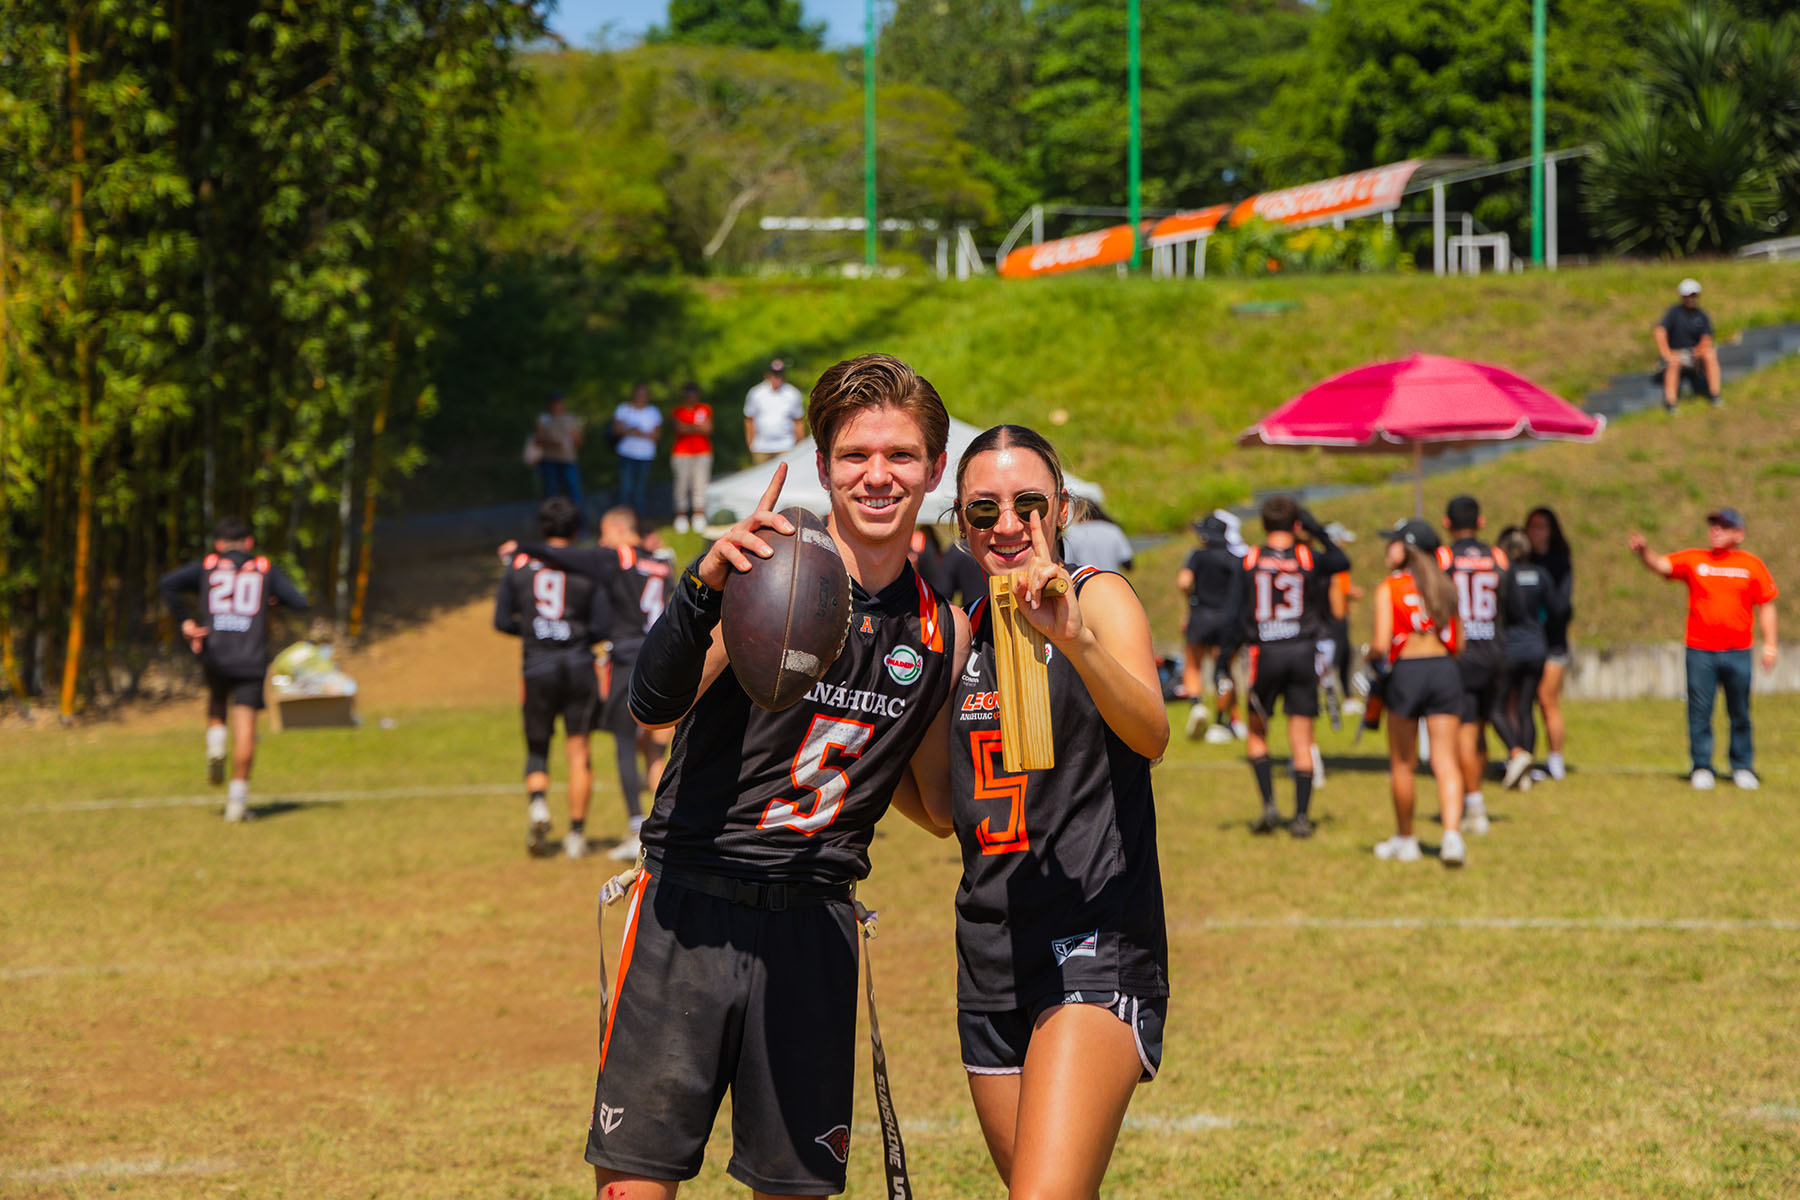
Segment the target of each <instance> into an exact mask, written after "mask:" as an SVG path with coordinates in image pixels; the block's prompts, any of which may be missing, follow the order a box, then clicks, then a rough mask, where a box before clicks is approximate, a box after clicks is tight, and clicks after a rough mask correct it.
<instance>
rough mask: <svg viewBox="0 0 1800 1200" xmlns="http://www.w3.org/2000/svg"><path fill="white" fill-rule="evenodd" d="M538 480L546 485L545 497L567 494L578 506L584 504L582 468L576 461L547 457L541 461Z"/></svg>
mask: <svg viewBox="0 0 1800 1200" xmlns="http://www.w3.org/2000/svg"><path fill="white" fill-rule="evenodd" d="M538 482H539V483H541V484H542V485H543V487H544V499H546V500H548V499H549V498H550V497H552V496H567V497H568V498H569V499H571V500H573V501H574V502H575V507H576V508H580V507H581V506H582V496H581V470H580V468H578V467H577V466H576V465H575V464H574V463H572V462H551V461H550V460H549V459H547V458H546V459H543V460H541V461H539V463H538Z"/></svg>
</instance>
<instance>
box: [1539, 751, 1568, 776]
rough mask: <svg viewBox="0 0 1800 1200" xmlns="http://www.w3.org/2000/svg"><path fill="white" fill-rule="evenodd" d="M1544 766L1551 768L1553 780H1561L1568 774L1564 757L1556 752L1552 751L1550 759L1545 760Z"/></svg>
mask: <svg viewBox="0 0 1800 1200" xmlns="http://www.w3.org/2000/svg"><path fill="white" fill-rule="evenodd" d="M1544 766H1545V767H1547V768H1549V771H1550V778H1552V779H1561V778H1562V777H1563V776H1564V775H1567V774H1568V769H1567V768H1566V767H1564V766H1563V756H1562V755H1561V754H1558V753H1556V752H1555V751H1552V752H1551V754H1550V757H1549V758H1547V759H1545V760H1544Z"/></svg>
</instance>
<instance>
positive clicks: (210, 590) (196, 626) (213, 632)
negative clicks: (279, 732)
mask: <svg viewBox="0 0 1800 1200" xmlns="http://www.w3.org/2000/svg"><path fill="white" fill-rule="evenodd" d="M255 548H256V539H255V538H253V537H252V536H251V534H250V526H249V525H248V524H247V523H246V522H245V521H244V520H243V519H242V518H241V517H225V518H224V519H222V520H221V521H220V522H219V524H218V527H217V528H216V529H214V531H213V552H212V553H211V554H209V555H207V556H206V557H205V558H203V559H201V560H200V561H199V562H193V563H189V564H188V565H187V566H185V567H177V568H175V570H173V571H170V572H169V573H168V574H167V575H164V576H163V577H162V579H161V580H159V581H158V582H157V585H156V586H157V590H158V591H159V592H160V593H161V594H162V598H163V603H165V604H167V605H168V606H169V611H170V612H172V613H174V614H175V617H176V619H177V620H179V621H180V622H181V635H182V636H183V637H184V638H186V639H187V642H188V645H189V647H190V648H191V649H193V651H194V652H195V653H196V654H198V655H199V656H200V666H201V670H202V671H203V672H204V673H205V676H206V691H207V701H206V766H207V774H208V777H209V778H210V779H211V780H212V782H213V783H221V782H223V781H224V774H225V744H226V727H225V722H226V718H227V715H229V717H230V720H231V742H232V756H231V760H232V761H231V784H230V787H229V789H228V790H227V793H226V801H225V819H226V820H227V821H245V820H248V819H249V817H250V808H249V795H250V766H251V762H252V760H253V759H254V757H255V755H256V714H257V713H258V712H259V711H261V709H262V707H263V674H264V672H266V671H267V670H268V669H269V608H270V606H271V605H274V604H281V605H284V606H285V607H287V608H290V609H292V610H293V611H295V612H305V611H306V607H307V606H306V597H305V596H303V595H301V594H300V589H299V588H297V587H295V586H294V584H293V581H292V580H290V579H289V578H288V577H287V576H286V575H285V574H283V573H282V570H281V568H279V567H277V566H275V565H274V564H272V563H271V562H270V561H269V560H268V559H266V558H262V557H260V556H258V555H256V554H255V553H253V551H254V550H255ZM188 592H197V593H199V595H200V602H201V603H200V614H199V618H198V619H197V620H196V619H194V618H191V617H189V616H188V614H187V606H186V604H185V603H184V602H183V600H182V595H183V594H184V593H188Z"/></svg>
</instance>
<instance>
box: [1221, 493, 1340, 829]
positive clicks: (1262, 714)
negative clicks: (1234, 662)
mask: <svg viewBox="0 0 1800 1200" xmlns="http://www.w3.org/2000/svg"><path fill="white" fill-rule="evenodd" d="M1262 521H1263V528H1264V529H1265V530H1266V531H1267V532H1266V533H1265V535H1264V541H1263V544H1262V545H1261V546H1258V547H1256V548H1255V549H1253V550H1251V551H1250V553H1249V554H1247V555H1245V556H1244V570H1245V572H1246V578H1247V579H1248V581H1249V586H1248V588H1247V589H1246V593H1247V594H1246V600H1245V607H1246V612H1245V628H1244V636H1245V639H1246V641H1248V643H1249V646H1250V670H1249V677H1250V719H1249V726H1250V734H1249V737H1247V738H1246V739H1245V746H1244V749H1245V751H1246V753H1247V754H1248V756H1249V759H1250V769H1251V771H1252V772H1254V773H1255V775H1256V788H1257V791H1258V792H1259V793H1261V796H1262V816H1261V817H1259V818H1258V819H1257V821H1256V823H1255V824H1254V825H1252V826H1251V829H1253V830H1254V831H1255V832H1257V833H1273V832H1274V831H1275V830H1276V829H1277V828H1279V827H1280V826H1281V824H1282V820H1281V813H1280V810H1279V809H1277V808H1276V806H1275V778H1274V764H1273V763H1271V762H1270V760H1269V742H1268V734H1269V722H1270V721H1272V720H1273V719H1274V718H1275V702H1276V700H1278V699H1279V700H1280V701H1281V704H1282V707H1283V708H1285V709H1286V710H1287V724H1288V745H1289V746H1290V748H1291V749H1292V751H1293V756H1294V757H1293V770H1294V819H1293V820H1292V821H1291V822H1288V823H1287V826H1288V832H1289V833H1291V834H1292V835H1293V836H1294V837H1297V838H1303V837H1310V836H1312V829H1313V827H1312V820H1311V818H1310V816H1309V815H1308V812H1307V810H1308V807H1309V806H1310V804H1311V802H1312V789H1313V755H1314V754H1315V753H1317V751H1316V749H1315V747H1314V745H1313V720H1314V719H1315V718H1316V717H1318V715H1319V674H1318V670H1317V668H1316V666H1315V665H1314V660H1315V658H1316V656H1317V654H1318V644H1319V640H1320V639H1321V638H1325V637H1328V636H1330V629H1331V597H1330V587H1331V577H1332V576H1333V575H1335V574H1337V573H1338V572H1339V571H1348V570H1349V569H1350V560H1349V558H1348V557H1346V556H1345V554H1344V552H1343V551H1342V550H1340V549H1338V547H1337V546H1336V545H1335V544H1334V543H1333V542H1332V540H1331V537H1330V535H1329V534H1327V533H1326V532H1325V527H1324V526H1322V525H1320V524H1319V522H1318V520H1317V519H1316V518H1314V517H1313V515H1312V514H1311V513H1309V512H1307V511H1306V510H1305V509H1304V508H1301V507H1300V506H1299V505H1298V504H1296V503H1295V502H1294V501H1293V500H1292V499H1291V498H1290V497H1287V496H1274V497H1271V498H1270V499H1268V500H1267V501H1265V502H1264V503H1263V506H1262ZM1301 533H1304V534H1306V535H1307V536H1308V537H1310V538H1311V539H1312V541H1313V544H1314V545H1313V546H1306V545H1304V544H1302V543H1301V542H1300V540H1299V537H1298V535H1299V534H1301ZM1314 547H1316V549H1315V548H1314Z"/></svg>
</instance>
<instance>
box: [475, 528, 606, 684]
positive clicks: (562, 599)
mask: <svg viewBox="0 0 1800 1200" xmlns="http://www.w3.org/2000/svg"><path fill="white" fill-rule="evenodd" d="M610 621H611V616H610V614H609V612H608V609H607V607H606V598H605V595H604V594H603V592H602V591H601V589H600V586H599V585H598V584H596V583H595V582H594V580H592V579H590V578H589V577H588V576H586V575H584V574H582V573H580V572H578V571H565V570H562V569H561V568H559V567H554V566H551V565H550V564H549V563H546V562H544V561H542V560H541V559H537V558H534V557H532V556H531V555H530V554H527V553H525V552H524V551H523V550H521V551H519V552H518V553H516V554H514V555H513V556H512V559H511V561H509V562H508V563H507V565H506V571H505V573H504V574H502V575H501V576H500V586H499V588H498V589H497V590H496V591H495V593H494V628H495V629H498V630H500V631H501V632H502V633H511V634H516V635H517V636H518V638H519V640H520V641H521V642H523V643H524V660H525V673H526V674H527V675H529V674H531V673H532V672H533V671H534V670H536V669H537V668H539V667H542V666H548V665H550V664H553V663H554V662H555V661H556V660H557V659H558V658H561V657H563V656H565V655H569V654H580V655H584V656H591V655H592V653H593V652H592V651H591V650H589V648H588V647H589V646H591V645H592V644H593V643H594V642H597V641H599V640H600V639H601V638H602V637H603V636H605V635H604V633H603V630H604V628H605V627H606V625H607V624H609V623H610Z"/></svg>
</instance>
